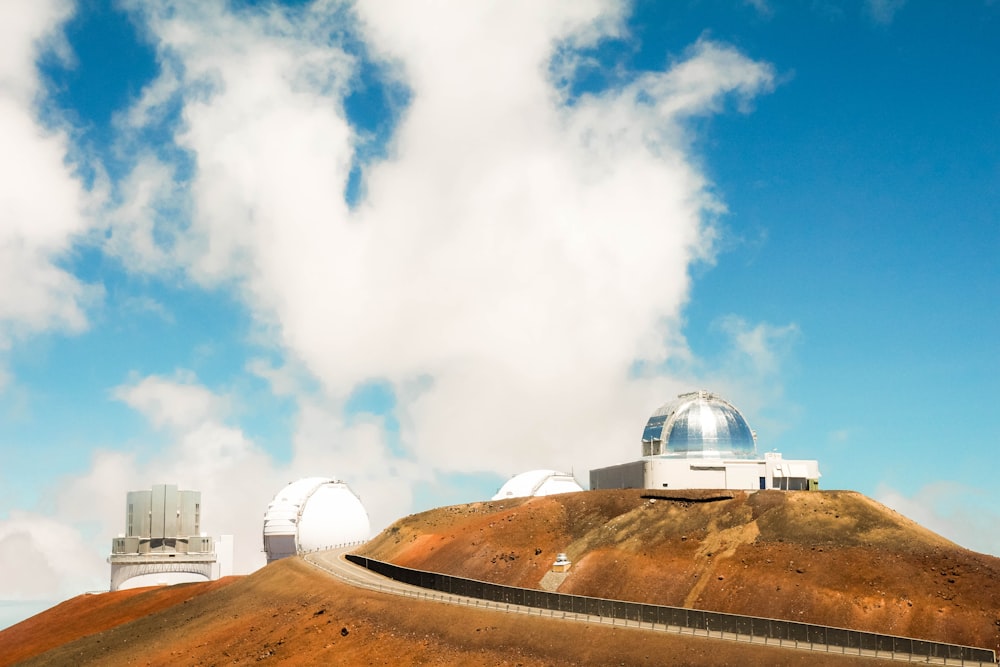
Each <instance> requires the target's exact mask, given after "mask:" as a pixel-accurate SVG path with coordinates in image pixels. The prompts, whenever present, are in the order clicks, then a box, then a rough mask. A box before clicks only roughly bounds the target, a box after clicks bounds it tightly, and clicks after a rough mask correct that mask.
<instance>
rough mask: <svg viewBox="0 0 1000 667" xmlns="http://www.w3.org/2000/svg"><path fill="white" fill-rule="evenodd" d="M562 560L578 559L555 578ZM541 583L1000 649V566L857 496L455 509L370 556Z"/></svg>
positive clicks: (625, 495) (383, 542)
mask: <svg viewBox="0 0 1000 667" xmlns="http://www.w3.org/2000/svg"><path fill="white" fill-rule="evenodd" d="M558 552H565V553H566V554H567V555H568V557H569V558H570V560H572V561H573V566H572V570H571V572H570V573H569V574H568V575H567V576H566V577H565V578H564V579H562V580H561V581H558V580H554V579H555V578H554V577H552V576H548V577H546V576H545V575H546V573H547V572H548V571H549V570H550V565H551V563H552V561H553V559H554V558H555V555H556V554H557V553H558ZM359 553H362V554H364V555H366V556H369V557H372V558H377V559H380V560H387V561H391V562H394V563H397V564H399V565H403V566H407V567H414V568H418V569H423V570H431V571H436V572H444V573H448V574H452V575H456V576H462V577H469V578H474V579H481V580H485V581H492V582H496V583H503V584H508V585H514V586H523V587H528V588H548V589H550V590H551V589H555V590H559V591H560V592H563V593H573V594H579V595H590V596H597V597H605V598H615V599H621V600H634V601H641V602H649V603H654V604H664V605H672V606H683V607H690V608H695V609H708V610H713V611H723V612H731V613H739V614H749V615H753V616H765V617H770V618H783V619H790V620H796V621H804V622H809V623H819V624H823V625H832V626H838V627H846V628H853V629H859V630H868V631H872V632H881V633H886V634H895V635H903V636H910V637H919V638H924V639H931V640H935V641H943V642H950V643H955V644H964V645H970V646H978V647H983V648H992V649H994V650H1000V606H998V602H997V601H998V600H1000V559H998V558H995V557H992V556H986V555H983V554H979V553H975V552H972V551H969V550H967V549H963V548H961V547H959V546H957V545H955V544H954V543H952V542H949V541H948V540H945V539H944V538H942V537H940V536H939V535H937V534H935V533H932V532H930V531H928V530H926V529H925V528H922V527H921V526H919V525H918V524H916V523H914V522H913V521H910V520H909V519H906V518H905V517H903V516H901V515H899V514H897V513H895V512H893V511H892V510H890V509H888V508H886V507H885V506H883V505H880V504H879V503H877V502H875V501H873V500H871V499H870V498H867V497H866V496H864V495H861V494H859V493H854V492H850V491H822V492H815V491H814V492H782V491H760V492H755V493H746V492H739V491H737V492H705V491H697V492H683V491H675V492H672V493H667V492H666V491H662V492H661V491H651V490H638V489H633V490H625V491H587V492H583V493H572V494H563V495H559V496H547V497H540V498H522V499H511V500H503V501H493V502H483V503H474V504H470V505H458V506H454V507H445V508H440V509H435V510H431V511H429V512H424V513H422V514H416V515H412V516H409V517H406V518H404V519H401V520H399V521H397V522H396V523H395V524H394V525H393V526H391V527H390V528H389V529H387V530H386V531H384V532H383V533H382V534H381V535H379V536H378V537H377V538H375V539H374V540H372V541H371V542H369V543H368V544H366V545H365V546H364V547H363V548H362V549H360V550H359Z"/></svg>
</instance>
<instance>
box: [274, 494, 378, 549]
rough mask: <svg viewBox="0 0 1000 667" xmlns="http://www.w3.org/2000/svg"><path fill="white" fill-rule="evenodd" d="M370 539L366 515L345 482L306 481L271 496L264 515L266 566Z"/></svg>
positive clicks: (359, 500)
mask: <svg viewBox="0 0 1000 667" xmlns="http://www.w3.org/2000/svg"><path fill="white" fill-rule="evenodd" d="M370 536H371V524H370V523H369V520H368V512H366V511H365V508H364V506H363V505H362V504H361V499H360V498H358V497H357V496H356V495H354V492H353V491H351V489H350V487H348V486H347V484H345V483H344V482H341V481H339V480H335V479H329V478H326V477H307V478H305V479H300V480H298V481H295V482H292V483H291V484H289V485H288V486H286V487H285V488H283V489H281V491H279V492H278V493H277V495H275V496H274V500H272V501H271V503H270V504H269V505H268V506H267V512H265V513H264V551H265V552H266V553H267V562H268V563H270V562H272V561H275V560H278V559H280V558H285V557H287V556H294V555H295V554H298V553H301V552H305V551H315V550H316V549H329V548H332V547H337V546H343V545H346V544H355V543H358V542H364V541H365V540H367V539H368V538H369V537H370Z"/></svg>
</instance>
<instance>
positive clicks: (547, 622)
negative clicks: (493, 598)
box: [0, 558, 892, 667]
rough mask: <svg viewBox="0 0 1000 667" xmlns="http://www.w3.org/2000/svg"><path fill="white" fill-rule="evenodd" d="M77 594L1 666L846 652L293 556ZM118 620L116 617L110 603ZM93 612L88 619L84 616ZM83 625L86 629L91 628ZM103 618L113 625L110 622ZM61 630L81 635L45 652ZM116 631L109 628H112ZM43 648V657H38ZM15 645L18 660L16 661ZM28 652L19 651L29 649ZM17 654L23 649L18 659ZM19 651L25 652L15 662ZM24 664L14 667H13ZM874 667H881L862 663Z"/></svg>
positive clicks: (9, 644) (813, 664)
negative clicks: (360, 577) (538, 609)
mask: <svg viewBox="0 0 1000 667" xmlns="http://www.w3.org/2000/svg"><path fill="white" fill-rule="evenodd" d="M177 590H178V587H171V588H159V589H151V590H147V591H144V592H143V593H140V594H138V596H144V597H145V598H146V599H147V600H148V601H154V600H157V599H159V601H160V602H162V603H163V604H162V605H158V604H153V605H152V606H153V607H156V606H159V607H160V609H159V611H155V612H153V613H150V614H148V615H145V616H141V617H138V618H135V617H134V616H133V612H134V611H135V608H134V606H133V598H132V597H130V596H126V595H123V594H120V593H109V594H102V595H92V596H83V597H81V598H76V599H75V600H74V601H71V602H73V604H63V605H59V606H57V607H54V608H52V609H50V610H48V611H46V612H43V613H42V614H39V615H38V616H35V617H33V618H31V619H28V620H27V621H25V622H24V623H21V624H19V625H18V626H15V627H16V628H17V629H18V631H17V632H13V630H14V629H15V628H10V629H8V630H5V631H3V632H0V664H2V665H8V664H22V665H73V666H74V667H76V666H80V665H102V666H105V665H109V666H116V665H154V666H159V665H162V666H167V665H170V666H175V665H249V664H260V665H279V664H280V665H289V666H296V665H351V666H354V665H404V666H405V665H510V666H514V665H520V666H522V667H536V666H537V667H541V666H542V665H553V666H561V665H609V664H614V665H662V664H666V663H669V664H672V665H720V664H729V665H732V664H744V665H801V666H802V667H817V666H818V667H837V666H840V665H843V666H844V667H846V666H847V665H852V664H856V663H857V658H856V657H855V658H852V657H850V656H843V655H836V654H824V653H813V652H809V651H798V650H792V649H779V648H775V647H765V646H758V645H753V646H751V645H748V644H742V643H740V644H738V643H735V642H730V641H723V640H718V639H704V638H697V637H689V636H678V635H670V634H666V633H662V632H650V631H644V630H638V629H635V628H622V627H620V626H619V627H611V626H607V625H592V624H586V623H575V622H568V621H562V620H558V619H550V618H541V617H538V616H524V615H520V614H505V613H500V612H490V611H486V610H484V609H475V608H468V607H461V606H457V605H450V604H444V603H439V602H433V601H421V600H413V599H409V598H400V597H396V596H392V595H389V594H385V593H377V592H371V591H366V590H363V589H356V588H351V587H349V586H347V585H345V584H342V583H340V582H339V581H338V580H335V579H333V578H332V577H330V576H329V575H327V574H326V573H324V572H321V571H319V570H316V569H314V568H313V567H312V566H310V565H308V564H306V563H305V562H304V561H302V560H300V559H298V558H288V559H285V560H282V561H278V562H276V563H273V564H271V565H268V566H267V567H265V568H263V569H262V570H260V571H258V572H256V573H254V574H252V575H250V576H247V577H240V578H237V579H235V580H234V581H232V582H231V583H228V584H227V585H220V586H215V587H211V586H206V587H203V588H202V591H203V592H201V593H199V594H196V595H194V596H189V595H188V593H190V592H192V591H196V590H197V589H196V588H191V587H185V588H184V589H183V590H184V594H183V595H177ZM116 607H117V608H119V610H120V615H119V616H117V617H116V616H114V614H113V613H112V612H113V610H114V609H115V608H116ZM92 610H93V611H94V612H95V613H97V612H98V610H100V611H99V613H100V614H101V615H102V616H103V617H104V621H102V622H97V621H96V617H92V615H91V614H90V613H89V612H90V611H92ZM92 619H93V620H94V623H93V624H91V623H92ZM108 619H110V620H112V621H114V622H117V624H115V623H114V622H112V624H111V625H107V621H108ZM59 626H63V627H64V628H65V629H68V630H70V631H71V633H72V634H75V635H76V636H78V637H79V639H76V640H75V641H70V642H68V643H60V644H59V645H57V646H55V647H54V648H52V647H51V642H50V641H49V637H48V633H49V632H51V631H52V630H53V628H56V627H59ZM112 626H113V627H112ZM45 648H51V650H48V651H47V652H45V653H41V652H40V650H44V649H45ZM18 649H20V650H21V651H22V652H21V654H20V655H21V656H22V657H17V658H13V659H12V656H14V655H15V653H14V651H16V650H18ZM26 649H27V651H26ZM25 651H26V652H25ZM28 654H31V655H34V657H31V658H27V659H23V658H24V657H26V656H27V655H28ZM22 659H23V662H18V660H22ZM865 664H870V665H872V666H873V667H875V666H877V665H889V664H892V663H889V662H887V661H882V660H866V661H865Z"/></svg>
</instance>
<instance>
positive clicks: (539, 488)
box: [491, 470, 583, 500]
mask: <svg viewBox="0 0 1000 667" xmlns="http://www.w3.org/2000/svg"><path fill="white" fill-rule="evenodd" d="M574 491H583V487H582V486H580V485H579V484H578V483H577V481H576V479H575V478H574V477H573V475H568V474H566V473H564V472H559V471H558V470H529V471H528V472H522V473H521V474H520V475H514V476H513V477H511V478H510V479H508V480H507V481H506V482H505V483H504V485H503V486H501V487H500V490H499V491H497V492H496V495H495V496H493V498H491V500H504V499H505V498H524V497H527V496H550V495H553V494H556V493H573V492H574Z"/></svg>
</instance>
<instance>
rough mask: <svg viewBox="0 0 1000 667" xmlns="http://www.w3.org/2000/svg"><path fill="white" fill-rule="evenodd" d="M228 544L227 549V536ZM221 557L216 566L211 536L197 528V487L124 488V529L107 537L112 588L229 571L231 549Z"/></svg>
mask: <svg viewBox="0 0 1000 667" xmlns="http://www.w3.org/2000/svg"><path fill="white" fill-rule="evenodd" d="M227 544H228V545H229V548H230V549H231V545H232V539H231V538H230V539H229V541H228V542H227ZM226 558H227V559H228V564H223V568H222V571H220V569H219V567H218V566H217V557H216V551H215V541H214V540H213V539H212V538H211V537H209V536H207V535H205V534H204V533H202V532H201V493H200V492H199V491H178V489H177V486H176V485H174V484H155V485H154V486H153V488H152V489H150V490H149V491H129V492H128V494H127V495H126V509H125V533H124V534H123V535H119V536H118V537H116V538H114V539H113V540H112V542H111V555H110V556H109V557H108V563H110V564H111V590H113V591H116V590H119V589H121V588H137V587H139V586H154V585H162V584H177V583H183V582H187V581H202V580H205V579H212V578H213V575H215V576H220V575H221V576H225V575H228V574H232V554H231V553H227V554H226ZM227 568H228V570H227ZM126 582H127V583H126Z"/></svg>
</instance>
